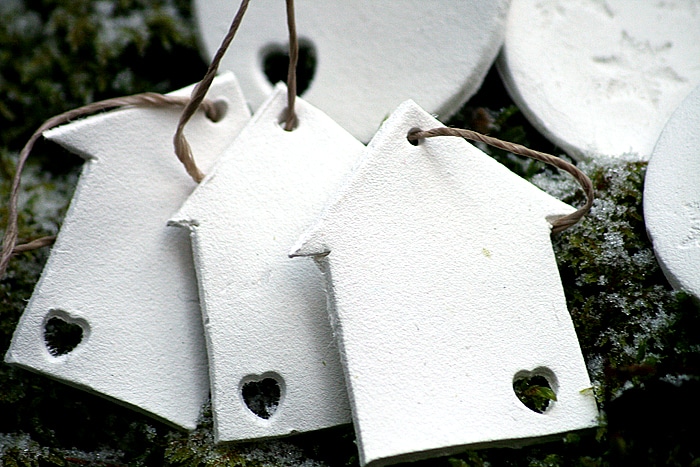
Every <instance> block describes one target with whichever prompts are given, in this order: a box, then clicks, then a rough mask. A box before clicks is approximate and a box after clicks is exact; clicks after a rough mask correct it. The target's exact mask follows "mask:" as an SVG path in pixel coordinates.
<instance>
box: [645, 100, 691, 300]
mask: <svg viewBox="0 0 700 467" xmlns="http://www.w3.org/2000/svg"><path fill="white" fill-rule="evenodd" d="M699 148H700V87H698V88H695V90H694V91H693V92H692V93H691V94H690V95H689V96H688V97H687V98H686V99H685V100H684V101H683V102H682V103H681V105H680V106H679V107H678V109H677V110H676V111H675V112H674V113H673V116H671V118H670V119H669V121H668V123H667V124H666V127H665V128H664V130H663V132H662V133H661V137H660V138H659V141H658V143H657V144H656V147H655V148H654V152H653V154H652V157H651V160H650V161H649V167H648V168H647V174H646V178H645V180H644V221H645V223H646V227H647V232H648V233H649V237H650V238H651V240H652V243H653V244H654V252H655V253H656V257H657V259H658V260H659V264H660V265H661V268H662V269H663V271H664V274H666V277H667V278H668V280H669V282H671V284H672V285H673V286H674V287H676V288H679V289H682V290H685V291H686V292H688V293H690V294H692V295H694V296H695V297H696V298H698V299H700V152H698V151H699Z"/></svg>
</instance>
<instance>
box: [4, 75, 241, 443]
mask: <svg viewBox="0 0 700 467" xmlns="http://www.w3.org/2000/svg"><path fill="white" fill-rule="evenodd" d="M190 92H191V89H185V90H181V91H178V94H181V95H189V93H190ZM208 97H209V98H211V99H214V100H217V101H222V102H223V103H225V105H226V107H227V111H226V114H225V116H224V117H223V119H222V120H220V121H219V122H217V123H214V122H212V121H210V120H208V119H207V118H206V117H205V116H204V114H203V113H202V112H199V113H197V114H196V115H195V116H194V117H193V118H192V120H191V122H190V124H188V126H187V128H186V130H185V134H186V135H187V137H188V139H189V141H190V143H191V145H192V147H193V151H194V154H195V157H196V160H197V163H198V165H199V167H200V168H201V169H203V170H204V171H205V172H206V171H207V170H208V169H209V168H210V167H211V165H212V164H213V162H214V160H215V159H216V158H217V157H218V156H219V155H220V154H221V153H222V151H223V150H224V149H225V148H226V147H227V146H228V145H230V144H231V142H232V141H233V139H234V138H235V136H236V135H237V133H238V131H239V130H240V129H241V128H242V127H243V126H244V125H245V123H246V122H247V121H248V120H249V118H250V114H249V111H248V109H247V106H246V105H245V102H244V100H243V96H242V94H241V92H240V89H239V87H238V83H237V82H236V80H235V77H234V76H233V75H232V74H226V75H223V76H221V77H219V78H217V80H216V81H215V82H214V85H213V86H212V88H211V91H210V92H209V95H208ZM180 111H181V109H179V108H163V109H145V108H133V109H128V110H119V111H113V112H108V113H103V114H100V115H97V116H93V117H89V118H86V119H83V120H79V121H76V122H74V123H71V124H69V125H65V126H61V127H58V128H56V129H53V130H51V131H49V132H47V133H46V134H45V135H46V137H47V138H48V139H50V140H52V141H55V142H57V143H59V144H61V145H62V146H64V147H66V148H67V149H68V150H70V151H73V152H75V153H77V154H79V155H81V156H82V157H84V158H85V159H86V162H85V166H84V168H83V173H82V175H81V177H80V180H79V182H78V186H77V188H76V191H75V195H74V196H73V200H72V201H71V205H70V208H69V211H68V213H67V214H66V217H65V220H64V222H63V225H62V227H61V230H60V232H59V235H58V239H57V240H56V244H55V245H54V246H53V249H52V250H51V256H50V258H49V260H48V262H47V264H46V267H45V268H44V271H43V273H42V276H41V279H40V280H39V282H38V284H37V285H36V288H35V290H34V293H33V295H32V298H31V300H30V301H29V304H28V305H27V308H26V309H25V311H24V314H23V315H22V317H21V319H20V321H19V324H18V326H17V329H16V331H15V334H14V337H13V339H12V344H11V346H10V348H9V350H8V352H7V354H6V356H5V361H6V362H8V363H12V364H16V365H19V366H21V367H24V368H27V369H30V370H33V371H36V372H39V373H43V374H45V375H48V376H51V377H53V378H56V379H59V380H61V381H64V382H66V383H68V384H71V385H74V386H77V387H80V388H82V389H87V390H89V391H92V392H95V393H98V394H100V395H103V396H105V397H108V398H110V399H113V400H115V401H117V402H120V403H123V404H126V405H128V406H131V407H132V408H136V409H138V410H141V411H143V412H145V413H147V414H150V415H152V416H155V417H157V418H159V419H162V420H164V421H166V422H168V423H171V424H174V425H178V426H181V427H184V428H188V429H193V428H195V427H196V423H197V419H198V417H199V414H200V410H201V406H202V404H203V403H204V402H205V401H206V400H207V398H208V396H209V380H208V374H207V358H206V348H205V344H204V333H203V330H202V322H201V314H200V311H199V304H198V297H197V282H196V278H195V273H194V267H193V264H192V254H191V249H190V245H189V240H188V238H187V233H186V232H184V231H181V230H179V229H173V228H172V227H168V226H167V221H168V218H169V217H170V216H171V215H172V214H173V212H175V211H176V210H177V209H178V208H179V207H180V205H181V204H182V202H183V201H184V200H185V199H186V198H187V196H188V195H189V194H190V193H191V192H192V190H193V189H194V187H195V183H194V182H193V181H192V180H191V179H190V178H189V176H188V175H187V174H186V172H185V169H184V168H183V167H182V165H181V164H180V162H179V161H178V160H177V158H176V157H175V153H174V151H173V143H172V139H173V134H174V132H175V128H176V127H177V121H178V119H179V116H180ZM54 316H57V317H59V318H61V319H63V320H64V321H68V322H71V323H74V324H77V325H79V326H80V327H81V328H82V329H83V339H82V341H81V342H80V344H78V346H77V347H75V348H74V349H73V350H72V351H71V352H69V353H68V354H65V355H60V356H53V355H52V354H51V353H50V352H49V350H48V348H47V346H46V344H45V342H44V325H45V323H46V321H47V320H49V319H50V318H52V317H54Z"/></svg>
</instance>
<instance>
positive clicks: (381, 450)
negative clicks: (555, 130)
mask: <svg viewBox="0 0 700 467" xmlns="http://www.w3.org/2000/svg"><path fill="white" fill-rule="evenodd" d="M436 126H442V125H441V124H440V123H439V122H438V121H437V120H435V119H434V118H432V117H431V116H429V115H428V114H427V113H426V112H424V111H423V110H422V109H420V108H419V107H418V106H417V105H416V104H414V103H413V102H412V101H408V102H406V103H404V104H402V105H401V106H400V107H399V109H397V110H396V111H395V112H394V113H393V115H392V116H391V117H390V118H389V119H388V120H387V122H386V123H385V124H384V125H383V126H382V128H381V129H380V130H379V132H378V133H377V135H376V136H375V137H374V138H373V139H372V141H371V142H370V144H369V146H368V148H367V151H366V154H365V156H364V158H363V159H362V162H361V163H360V165H359V166H358V168H357V169H356V170H355V171H354V172H353V174H352V177H351V178H350V179H349V181H348V182H347V183H346V184H345V185H344V187H343V188H342V189H341V190H340V194H339V195H338V196H337V197H336V198H335V200H334V201H332V202H331V203H330V204H329V206H328V207H327V209H326V210H325V211H324V214H323V215H322V217H321V218H320V220H319V221H318V222H317V223H316V224H315V226H313V227H312V228H310V229H309V230H308V231H307V232H306V233H305V234H304V235H303V236H302V237H300V239H299V241H298V242H297V244H296V246H295V247H294V249H293V250H292V255H294V256H301V255H313V256H315V259H316V261H317V262H318V263H319V265H320V266H321V268H322V269H323V270H324V271H325V273H326V277H327V279H328V289H329V298H330V300H331V302H332V304H333V306H332V307H331V310H332V320H331V321H332V322H333V324H334V331H335V333H336V336H337V337H338V339H339V349H340V353H341V360H342V362H343V365H344V369H345V377H346V380H347V382H348V388H349V393H350V400H351V404H352V405H351V407H352V410H353V417H354V422H355V430H356V433H357V440H358V447H359V451H360V458H361V463H362V464H372V465H385V464H390V463H394V462H399V461H407V460H417V459H420V458H423V457H427V456H430V455H439V454H440V455H441V454H448V453H450V452H453V451H458V450H461V449H463V448H465V447H487V446H494V445H503V444H505V445H508V446H514V445H519V444H524V443H528V442H533V441H536V440H539V439H542V438H546V437H548V436H551V435H555V434H557V433H561V432H565V431H568V430H574V429H581V428H587V427H592V426H595V425H596V416H597V408H596V403H595V400H594V397H593V394H592V391H591V390H590V389H587V388H590V385H591V384H590V381H589V378H588V374H587V372H586V367H585V364H584V361H583V357H582V355H581V351H580V349H579V345H578V341H577V339H576V334H575V332H574V327H573V324H572V322H571V318H570V316H569V313H568V311H567V308H566V303H565V300H564V293H563V289H562V286H561V282H560V278H559V273H558V270H557V265H556V263H555V258H554V253H553V251H552V246H551V242H550V224H549V223H548V222H547V220H546V219H547V218H548V217H549V216H555V215H562V214H566V213H569V212H572V208H571V207H570V206H568V205H566V204H564V203H562V202H560V201H558V200H556V199H554V198H552V197H550V196H549V195H547V194H545V193H544V192H542V191H540V190H539V189H538V188H536V187H534V186H533V185H531V184H530V183H529V182H527V181H525V180H523V179H521V178H520V177H518V176H516V175H514V174H513V173H512V172H510V171H509V170H508V169H506V168H505V167H504V166H502V165H500V164H498V163H497V162H495V161H494V160H493V159H491V158H490V157H489V156H487V155H486V154H484V153H483V152H481V151H479V150H478V149H476V148H475V147H474V146H472V145H470V144H469V143H467V142H465V141H463V140H461V139H459V138H454V137H440V138H433V139H429V140H427V141H425V142H422V143H421V144H420V145H418V146H413V145H411V144H410V143H409V142H408V141H407V139H406V134H407V133H408V131H409V130H410V129H411V128H414V127H418V128H424V129H428V128H434V127H436ZM533 374H534V375H540V376H543V377H545V378H547V380H548V381H549V382H550V384H551V385H552V388H553V389H554V391H555V393H556V395H557V398H558V400H557V401H556V402H552V403H551V404H550V406H549V408H548V409H547V411H546V412H545V413H543V414H540V413H537V412H534V411H531V410H530V409H528V408H527V407H526V406H525V405H524V404H523V403H521V402H520V400H519V399H518V398H517V396H516V395H515V392H514V390H513V381H514V378H516V377H517V378H518V379H519V378H520V377H521V375H533Z"/></svg>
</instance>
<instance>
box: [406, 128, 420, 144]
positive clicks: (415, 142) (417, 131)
mask: <svg viewBox="0 0 700 467" xmlns="http://www.w3.org/2000/svg"><path fill="white" fill-rule="evenodd" d="M421 131H423V130H421V129H420V128H411V129H410V130H408V134H406V139H407V140H408V142H409V143H411V145H413V146H418V143H420V140H419V139H411V135H414V134H416V133H420V132H421Z"/></svg>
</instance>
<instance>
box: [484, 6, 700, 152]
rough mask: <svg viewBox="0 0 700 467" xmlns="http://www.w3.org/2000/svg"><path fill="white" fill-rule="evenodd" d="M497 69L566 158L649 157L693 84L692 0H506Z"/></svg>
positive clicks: (699, 50) (698, 25) (696, 23)
mask: <svg viewBox="0 0 700 467" xmlns="http://www.w3.org/2000/svg"><path fill="white" fill-rule="evenodd" d="M498 67H499V71H500V73H501V76H502V77H503V80H504V81H505V83H506V87H507V88H508V91H509V93H510V95H511V96H512V98H513V100H514V101H515V102H516V104H518V107H520V109H521V110H522V111H523V112H524V113H525V115H526V116H527V117H528V119H529V120H530V121H531V122H532V123H533V125H535V126H536V127H537V128H538V129H539V130H540V131H541V132H542V133H543V134H545V135H546V136H547V137H548V138H549V139H551V140H552V141H553V142H555V143H556V144H557V145H559V146H560V147H561V148H563V149H564V150H565V151H566V152H568V153H569V154H570V155H571V156H573V157H576V158H579V159H580V158H590V157H595V156H597V155H607V156H612V157H617V156H621V155H624V154H634V157H636V158H638V159H639V160H648V159H649V156H650V154H651V151H652V149H653V147H654V144H655V143H656V140H657V139H658V137H659V133H660V132H661V129H662V128H663V125H664V124H665V123H666V121H667V120H668V118H669V116H670V115H671V113H672V112H673V110H674V109H675V108H676V107H677V106H678V104H680V102H681V100H682V99H683V98H684V97H685V96H686V95H687V94H688V93H689V92H690V91H691V90H692V89H693V88H694V87H695V86H697V85H698V84H699V83H700V2H698V1H697V0H664V1H640V0H513V2H512V5H511V10H510V13H509V17H508V24H507V28H506V39H505V45H504V49H503V53H502V54H501V57H500V58H499V61H498ZM628 157H629V156H628Z"/></svg>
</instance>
